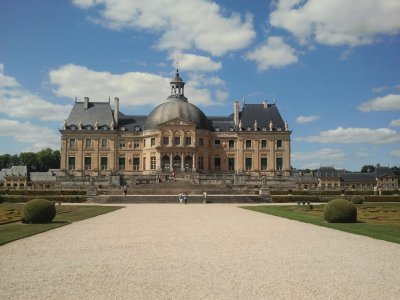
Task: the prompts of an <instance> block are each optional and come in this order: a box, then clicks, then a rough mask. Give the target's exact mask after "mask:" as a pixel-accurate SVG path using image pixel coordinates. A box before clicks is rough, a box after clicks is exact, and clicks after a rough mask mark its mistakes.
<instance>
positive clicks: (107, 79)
mask: <svg viewBox="0 0 400 300" xmlns="http://www.w3.org/2000/svg"><path fill="white" fill-rule="evenodd" d="M49 77H50V83H51V84H53V86H54V92H55V93H56V94H57V95H58V96H64V97H69V98H74V97H75V96H79V97H85V96H88V97H89V98H91V99H93V101H102V100H103V99H104V101H105V100H106V99H108V96H112V97H119V98H120V100H121V102H120V104H121V105H122V106H128V105H133V106H141V105H148V104H150V105H157V104H160V103H162V102H165V101H166V98H167V97H168V96H169V95H170V92H171V91H170V84H169V83H170V81H171V78H172V75H171V78H166V77H162V76H159V75H156V74H151V73H143V72H128V73H123V74H112V73H109V72H98V71H93V70H90V69H88V68H86V67H83V66H78V65H72V64H69V65H64V66H62V67H60V68H59V69H56V70H52V71H51V72H50V73H49ZM211 95H212V92H211V91H210V90H209V89H208V88H204V87H203V86H201V85H200V84H198V85H192V84H190V82H189V84H187V85H186V86H185V96H187V97H188V98H189V101H190V102H191V103H194V104H204V105H211V104H212V103H213V102H214V101H215V100H213V99H212V96H211Z"/></svg>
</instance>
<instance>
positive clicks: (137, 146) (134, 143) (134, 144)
mask: <svg viewBox="0 0 400 300" xmlns="http://www.w3.org/2000/svg"><path fill="white" fill-rule="evenodd" d="M139 148H140V141H139V140H133V149H139Z"/></svg>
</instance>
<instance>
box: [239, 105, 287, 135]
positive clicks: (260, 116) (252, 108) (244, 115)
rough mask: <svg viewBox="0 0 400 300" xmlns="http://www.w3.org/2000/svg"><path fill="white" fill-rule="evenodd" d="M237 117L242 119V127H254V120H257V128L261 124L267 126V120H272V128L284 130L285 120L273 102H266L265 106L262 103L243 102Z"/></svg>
mask: <svg viewBox="0 0 400 300" xmlns="http://www.w3.org/2000/svg"><path fill="white" fill-rule="evenodd" d="M232 118H233V115H232ZM239 119H240V120H241V121H242V127H243V128H246V127H247V126H251V127H252V128H254V121H257V125H258V126H257V127H259V128H261V127H262V126H266V127H267V128H269V122H270V121H272V128H273V130H277V129H278V128H280V129H281V130H285V122H283V119H282V117H281V114H280V113H279V110H278V108H277V107H276V105H275V104H268V105H267V107H266V108H265V107H264V104H244V105H243V108H242V111H241V112H240V113H239Z"/></svg>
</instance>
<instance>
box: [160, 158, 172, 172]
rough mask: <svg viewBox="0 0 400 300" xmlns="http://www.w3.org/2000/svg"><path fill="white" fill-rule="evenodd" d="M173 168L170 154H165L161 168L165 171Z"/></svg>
mask: <svg viewBox="0 0 400 300" xmlns="http://www.w3.org/2000/svg"><path fill="white" fill-rule="evenodd" d="M170 168H171V162H170V161H169V156H168V155H164V156H163V158H162V159H161V169H162V171H163V172H169V171H170Z"/></svg>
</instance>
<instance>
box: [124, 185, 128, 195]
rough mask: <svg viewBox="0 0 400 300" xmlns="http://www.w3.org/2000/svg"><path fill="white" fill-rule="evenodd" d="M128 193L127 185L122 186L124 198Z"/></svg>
mask: <svg viewBox="0 0 400 300" xmlns="http://www.w3.org/2000/svg"><path fill="white" fill-rule="evenodd" d="M127 193H128V186H127V185H125V186H124V195H125V197H126V194H127Z"/></svg>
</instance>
